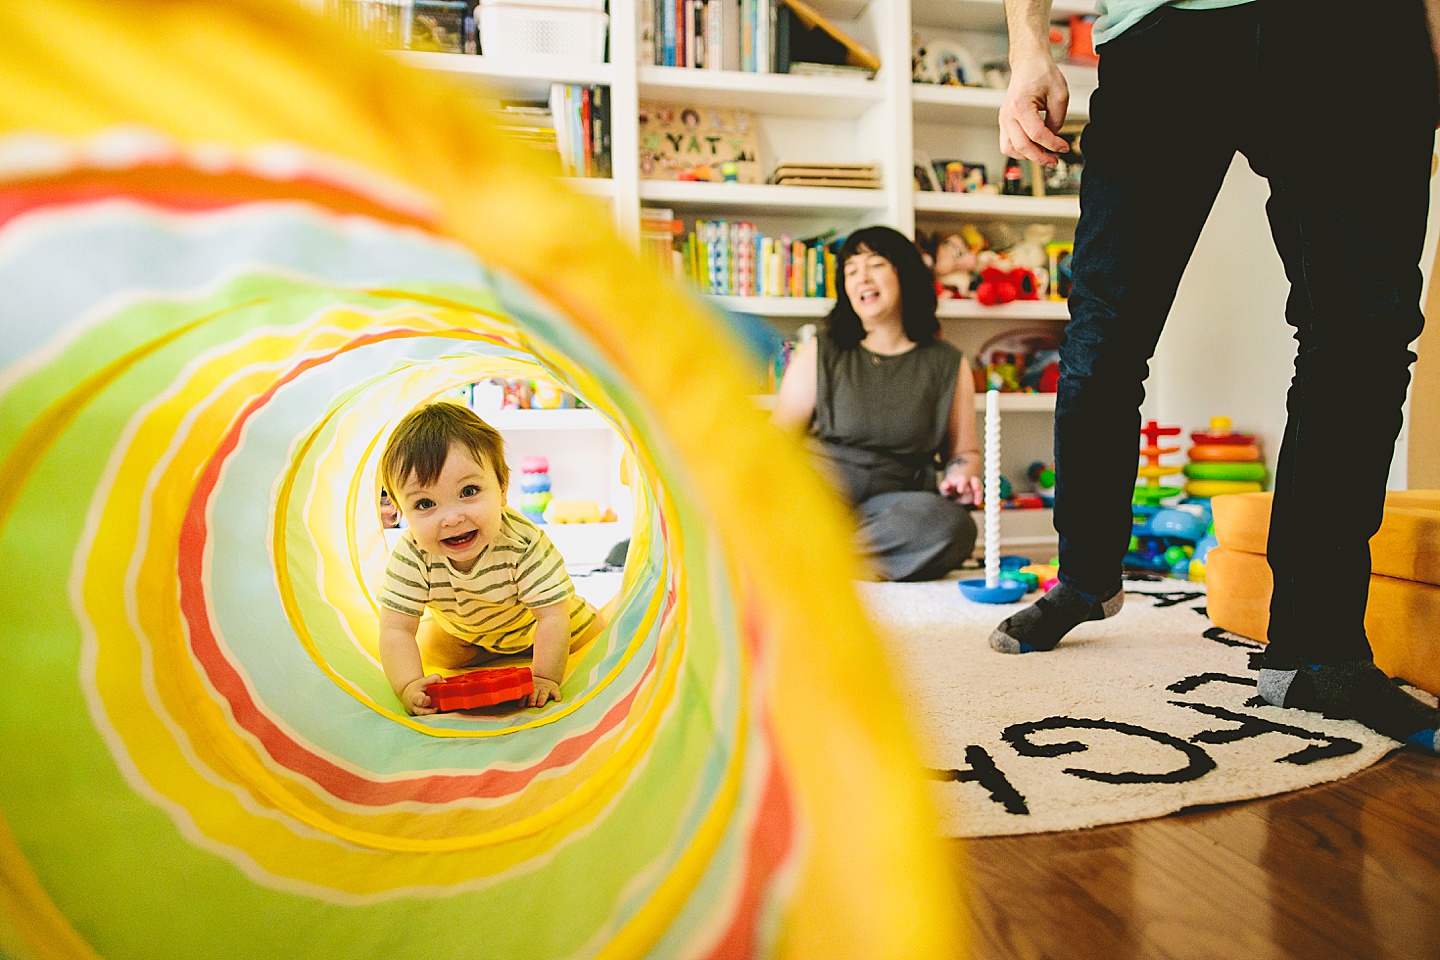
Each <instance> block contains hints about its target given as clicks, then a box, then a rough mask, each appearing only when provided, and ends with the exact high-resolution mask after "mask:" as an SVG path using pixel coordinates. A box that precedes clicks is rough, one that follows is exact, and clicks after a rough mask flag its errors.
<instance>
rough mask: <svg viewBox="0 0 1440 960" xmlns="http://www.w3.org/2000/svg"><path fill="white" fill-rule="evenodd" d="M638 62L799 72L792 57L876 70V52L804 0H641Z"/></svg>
mask: <svg viewBox="0 0 1440 960" xmlns="http://www.w3.org/2000/svg"><path fill="white" fill-rule="evenodd" d="M639 2H640V11H639V14H638V20H639V56H640V62H641V63H650V64H654V65H656V66H662V67H694V68H699V69H706V70H740V71H744V72H747V73H790V72H800V71H795V70H794V69H793V68H794V66H795V65H796V64H797V63H807V64H810V65H812V66H830V67H837V68H839V67H843V68H845V69H844V70H843V71H842V73H844V74H846V75H849V74H851V73H854V74H858V75H861V76H865V77H873V76H874V75H875V71H876V70H878V69H879V68H880V59H879V58H878V57H876V56H875V55H874V54H873V53H871V52H870V51H869V50H868V49H867V48H866V47H865V46H863V45H862V44H861V43H859V42H858V41H857V40H855V39H854V38H853V37H851V36H849V35H848V34H847V33H845V32H844V31H843V30H841V29H840V28H839V27H837V26H836V25H835V24H834V23H832V22H831V21H830V20H828V19H827V18H826V17H825V16H824V15H823V14H821V13H820V12H819V11H818V10H816V9H815V8H814V7H812V6H810V5H809V4H808V3H806V2H805V0H639Z"/></svg>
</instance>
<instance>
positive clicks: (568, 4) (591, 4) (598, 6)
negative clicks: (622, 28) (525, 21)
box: [480, 0, 605, 12]
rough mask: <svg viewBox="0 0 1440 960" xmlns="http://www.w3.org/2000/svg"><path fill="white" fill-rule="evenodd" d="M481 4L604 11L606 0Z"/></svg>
mask: <svg viewBox="0 0 1440 960" xmlns="http://www.w3.org/2000/svg"><path fill="white" fill-rule="evenodd" d="M480 6H482V7H490V6H504V7H552V8H560V9H565V10H599V11H601V12H604V10H605V0H480Z"/></svg>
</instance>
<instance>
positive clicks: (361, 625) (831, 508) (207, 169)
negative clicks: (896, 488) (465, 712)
mask: <svg viewBox="0 0 1440 960" xmlns="http://www.w3.org/2000/svg"><path fill="white" fill-rule="evenodd" d="M79 23H83V24H85V28H86V30H87V31H88V32H89V33H90V35H92V36H97V37H101V38H103V39H104V40H105V43H106V50H107V52H106V55H105V56H103V57H85V56H80V55H79V54H78V53H75V52H73V51H72V50H70V49H69V47H67V46H65V45H64V44H65V43H66V42H68V41H64V39H63V38H65V37H67V36H70V35H71V34H70V33H69V32H67V31H68V30H69V29H70V28H73V26H74V25H75V24H79ZM327 45H328V46H333V47H334V48H335V49H334V51H333V53H327V55H326V56H325V57H323V58H322V57H320V56H318V55H317V53H316V51H317V50H318V49H320V48H322V47H327ZM327 49H328V47H327ZM236 51H244V56H245V58H246V63H245V69H244V70H240V69H239V68H238V67H237V66H236V61H235V57H236V56H237V53H236ZM322 60H323V62H322ZM0 63H3V64H4V67H3V69H0V93H3V96H0V291H3V294H0V329H3V331H4V336H3V337H0V555H3V558H4V561H5V567H6V569H7V570H9V571H10V588H9V589H7V590H6V591H5V592H4V600H3V601H0V631H3V643H0V677H3V678H4V681H3V682H4V683H5V684H6V686H7V688H8V689H7V690H6V692H5V695H4V696H3V697H0V756H3V757H4V761H3V767H0V770H3V774H4V775H3V777H0V815H3V824H0V955H3V956H6V957H13V958H17V960H18V958H26V960H28V958H32V957H33V958H41V957H66V958H94V957H105V958H130V957H134V958H140V957H145V958H195V957H202V956H204V957H216V958H221V957H235V958H242V957H244V958H252V957H253V958H274V957H293V958H309V957H315V958H321V957H369V956H374V957H390V956H399V955H421V956H426V957H429V958H449V957H454V958H461V957H466V958H469V957H495V958H509V957H530V958H542V957H543V958H549V957H555V958H561V957H566V958H568V957H592V956H594V957H656V958H660V957H666V958H668V957H748V956H807V957H839V956H846V957H855V958H866V957H881V956H906V957H910V956H920V955H928V956H935V955H943V954H946V953H950V952H952V951H953V950H954V949H956V942H957V941H956V940H955V938H954V933H953V930H954V927H953V924H954V909H955V908H954V903H953V900H952V894H953V892H952V891H951V889H950V887H949V884H948V883H947V881H946V879H945V873H944V868H943V866H942V864H941V861H940V858H939V855H938V853H937V851H936V850H935V849H934V845H933V843H932V839H931V838H932V836H933V826H932V824H931V821H930V820H929V813H928V809H927V807H926V805H925V802H924V797H923V792H922V790H921V786H920V783H919V779H918V776H917V775H916V769H917V765H916V763H915V759H914V755H913V749H912V748H911V747H910V745H909V742H908V739H907V737H906V730H905V728H904V726H903V724H902V723H901V721H900V719H899V718H898V717H897V715H896V711H895V709H894V707H893V701H892V698H891V697H890V696H889V694H888V692H887V691H888V689H889V688H888V681H887V680H886V679H885V676H884V671H883V669H881V666H880V659H879V655H878V646H877V645H876V643H875V640H874V638H873V637H872V636H871V635H870V633H869V632H868V630H867V628H866V627H865V626H864V618H863V616H862V614H861V612H860V608H859V605H858V602H857V601H856V598H855V596H854V593H853V590H852V589H851V588H850V585H849V581H850V579H851V578H852V577H853V575H854V572H855V568H854V565H853V561H852V560H851V559H850V557H849V554H848V548H847V546H846V544H847V537H848V534H847V532H846V529H845V527H844V524H843V519H842V514H841V512H840V510H839V508H838V507H837V506H836V504H835V503H834V502H833V501H832V499H831V498H830V497H829V495H828V494H826V493H825V492H824V491H823V490H822V489H821V488H820V487H819V485H818V484H817V483H816V482H815V481H814V479H813V478H812V477H811V476H810V474H809V472H808V471H807V469H806V467H805V465H804V461H803V457H802V455H801V453H800V452H799V451H798V449H797V448H796V447H795V446H794V445H793V444H791V443H789V442H788V441H786V440H785V439H784V438H782V437H780V436H779V435H778V434H776V433H775V432H774V431H772V430H770V429H769V428H768V426H766V425H765V424H764V423H763V421H762V420H761V419H760V417H759V416H758V415H757V414H755V413H754V412H753V411H752V410H750V409H749V408H748V404H746V402H745V397H744V388H743V381H742V378H741V377H740V375H739V374H738V373H736V372H735V366H736V363H735V360H734V357H735V349H736V348H734V347H733V346H731V345H730V340H729V336H728V334H727V333H726V331H724V330H723V329H721V328H720V327H718V326H717V325H716V324H715V321H713V320H712V319H710V318H709V317H708V316H707V315H705V314H703V313H701V312H698V311H696V309H695V308H694V307H693V305H692V304H691V303H690V301H689V300H688V298H686V297H685V296H684V295H683V294H681V293H679V292H677V291H674V290H671V289H669V288H667V287H664V286H663V285H661V284H660V283H659V282H658V280H657V279H656V278H655V277H653V276H651V275H649V274H648V273H646V272H645V270H644V268H643V267H642V266H641V265H640V264H639V263H638V261H636V260H634V259H632V256H631V255H630V253H629V252H628V251H627V249H626V248H625V246H624V245H623V243H622V242H621V241H619V240H618V238H617V237H616V236H615V235H614V233H613V232H612V231H611V229H610V228H609V227H608V225H606V224H605V223H604V222H603V219H602V217H601V215H600V214H598V213H597V212H595V211H594V210H592V209H590V207H589V206H588V205H586V204H584V203H582V202H580V201H578V200H572V199H571V198H569V196H568V195H567V194H565V193H564V192H563V190H562V189H561V188H560V187H559V186H558V185H556V184H554V183H553V182H550V181H547V180H545V179H544V178H542V177H540V176H539V175H536V174H533V173H531V172H529V169H528V167H527V166H526V165H525V164H524V163H523V162H522V160H521V158H520V156H519V155H518V154H517V153H516V152H515V150H516V148H513V147H511V146H509V145H508V144H506V143H504V142H502V141H499V140H497V139H495V138H494V137H493V135H492V133H491V131H490V127H489V125H488V121H487V120H486V119H485V118H483V117H481V116H479V115H478V114H475V115H471V114H469V113H467V112H465V109H464V107H463V105H462V104H458V103H453V102H451V101H450V100H448V99H446V98H445V97H444V95H443V94H438V93H435V92H434V91H433V90H431V89H430V88H427V87H425V86H423V85H421V84H419V83H418V81H416V80H414V79H412V78H411V77H410V76H409V75H408V74H406V73H405V72H404V71H402V70H401V69H400V68H398V67H393V66H391V65H389V64H388V63H385V62H384V61H382V60H381V59H380V58H379V57H378V56H377V55H373V54H370V53H369V52H367V51H362V50H359V49H352V48H349V47H346V46H345V45H344V44H343V43H340V42H338V41H336V39H335V38H333V37H331V36H330V35H329V34H328V32H327V31H326V29H325V28H324V27H323V26H321V25H320V24H318V23H315V22H312V21H311V20H310V19H309V18H308V17H307V16H305V15H303V14H302V13H301V12H299V11H295V10H291V9H290V8H289V7H288V6H286V5H284V4H279V5H272V4H266V3H262V2H258V0H249V2H235V3H229V4H223V5H221V4H216V5H209V4H201V3H178V2H177V3H166V2H161V3H148V4H139V3H124V2H122V3H114V2H110V3H98V2H97V3H81V2H73V3H69V2H61V3H54V4H45V5H23V6H21V5H16V6H5V7H3V8H0ZM441 110H444V111H446V113H445V115H446V116H447V117H450V118H451V119H450V120H449V121H448V122H447V123H446V124H440V123H436V122H434V117H436V116H438V115H439V111H441ZM457 112H458V113H459V114H460V115H461V116H463V117H469V118H470V119H471V121H472V122H471V123H469V124H461V125H460V127H459V129H461V130H463V132H462V133H456V132H455V130H456V124H455V123H454V120H453V118H454V116H455V115H456V113H457ZM442 198H443V199H442ZM562 221H563V222H564V223H566V224H568V227H567V229H566V230H565V231H564V233H563V235H559V234H557V232H556V231H555V230H554V229H553V225H555V224H558V223H561V222H562ZM547 224H549V225H551V227H547V226H546V225H547ZM577 237H578V239H577ZM536 375H539V376H543V377H545V378H547V379H550V380H553V381H555V382H558V383H561V384H564V385H565V386H566V388H567V389H570V390H572V391H573V392H575V393H576V394H578V395H579V396H581V397H583V398H584V399H585V400H586V401H587V402H588V403H589V404H590V405H592V406H594V407H595V408H596V409H597V410H599V411H601V413H602V414H603V415H604V416H605V417H607V418H608V419H609V420H610V421H611V422H612V423H614V424H615V426H616V427H617V429H618V430H619V432H620V433H621V434H622V435H623V436H624V437H625V438H626V439H627V441H628V443H629V445H630V447H631V451H632V454H633V457H634V460H635V463H636V465H637V467H638V473H639V479H638V482H637V483H636V484H635V485H634V489H635V491H636V518H637V519H636V536H635V546H634V548H633V549H632V553H631V563H630V564H629V566H628V567H627V570H626V578H625V583H624V586H623V588H622V591H621V595H620V596H619V597H618V598H617V602H616V607H615V610H614V614H613V620H612V622H611V624H610V626H609V628H607V630H606V631H605V633H604V635H603V636H602V637H601V638H600V639H599V640H598V641H596V642H595V643H594V644H592V645H591V646H590V647H588V648H587V649H586V650H585V651H583V653H582V654H580V655H579V656H578V657H576V658H572V663H571V667H572V672H571V676H570V677H569V678H568V679H567V681H566V684H565V687H564V692H565V699H564V701H563V702H562V703H560V704H557V705H552V706H551V707H547V708H545V709H542V710H523V711H512V712H508V713H507V712H495V713H494V714H493V715H486V716H483V717H473V716H456V715H440V716H436V717H428V718H421V719H416V718H411V717H408V716H406V715H405V714H404V712H403V711H402V710H401V709H400V706H399V704H398V703H397V702H396V701H395V699H394V697H393V695H392V694H391V692H390V690H389V687H388V685H387V684H386V682H385V680H384V676H383V674H382V673H381V671H380V668H379V664H378V660H377V654H376V643H375V625H374V617H375V608H374V604H373V600H372V596H371V589H372V587H373V585H374V584H375V582H376V580H377V578H378V573H379V571H380V570H381V569H383V566H384V561H385V553H386V551H385V544H384V541H383V538H382V536H381V532H380V530H379V529H378V525H377V523H376V521H375V510H374V503H373V499H372V497H373V483H374V479H373V478H374V474H375V466H376V461H377V458H378V456H379V450H380V448H381V447H382V446H383V442H384V438H385V436H386V435H387V434H388V431H389V429H390V428H391V427H393V425H394V424H395V423H396V422H397V421H398V420H399V419H400V417H402V416H403V415H404V414H405V413H406V412H407V411H408V410H409V409H410V408H411V407H413V406H414V405H415V404H417V403H421V402H424V401H425V400H427V399H429V398H431V397H434V396H436V395H438V394H440V393H443V392H444V391H446V390H447V389H449V388H451V387H453V386H455V385H456V384H461V383H469V382H472V381H474V380H477V379H482V378H484V377H488V376H536ZM718 450H724V451H725V456H723V457H716V456H715V455H714V454H715V452H716V451H718ZM797 531H803V537H802V536H797V535H796V532H797Z"/></svg>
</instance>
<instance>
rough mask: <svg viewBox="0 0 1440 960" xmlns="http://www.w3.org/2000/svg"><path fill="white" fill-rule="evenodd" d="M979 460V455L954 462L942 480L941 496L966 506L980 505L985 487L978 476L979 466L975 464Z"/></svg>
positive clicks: (946, 470)
mask: <svg viewBox="0 0 1440 960" xmlns="http://www.w3.org/2000/svg"><path fill="white" fill-rule="evenodd" d="M979 459H980V458H979V456H978V455H971V456H969V457H965V458H963V459H959V461H958V462H957V461H955V460H952V461H951V462H950V466H949V467H947V468H946V469H945V476H944V477H942V478H941V480H940V495H941V496H942V497H945V498H946V499H949V500H955V501H958V502H959V503H962V504H966V505H971V504H979V503H980V498H981V496H982V495H983V494H984V487H983V486H982V485H981V483H980V477H979V476H977V472H978V471H977V468H978V464H977V463H975V462H974V461H977V460H979Z"/></svg>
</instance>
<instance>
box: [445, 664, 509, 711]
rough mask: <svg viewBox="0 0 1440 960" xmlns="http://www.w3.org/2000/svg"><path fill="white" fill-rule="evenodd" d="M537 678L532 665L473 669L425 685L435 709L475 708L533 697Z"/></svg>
mask: <svg viewBox="0 0 1440 960" xmlns="http://www.w3.org/2000/svg"><path fill="white" fill-rule="evenodd" d="M534 689H535V680H534V678H533V677H531V675H530V668H529V667H498V668H497V667H492V668H490V669H488V670H471V671H470V672H469V673H461V674H458V675H456V676H453V677H447V678H446V679H444V680H441V681H440V682H439V683H432V684H430V686H428V687H426V688H425V692H426V693H427V694H428V695H429V696H430V705H431V706H432V707H434V708H435V709H436V710H473V709H474V708H475V707H488V706H492V705H494V704H497V703H507V702H509V701H511V700H519V699H520V698H521V697H528V696H530V693H531V691H533V690H534Z"/></svg>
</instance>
